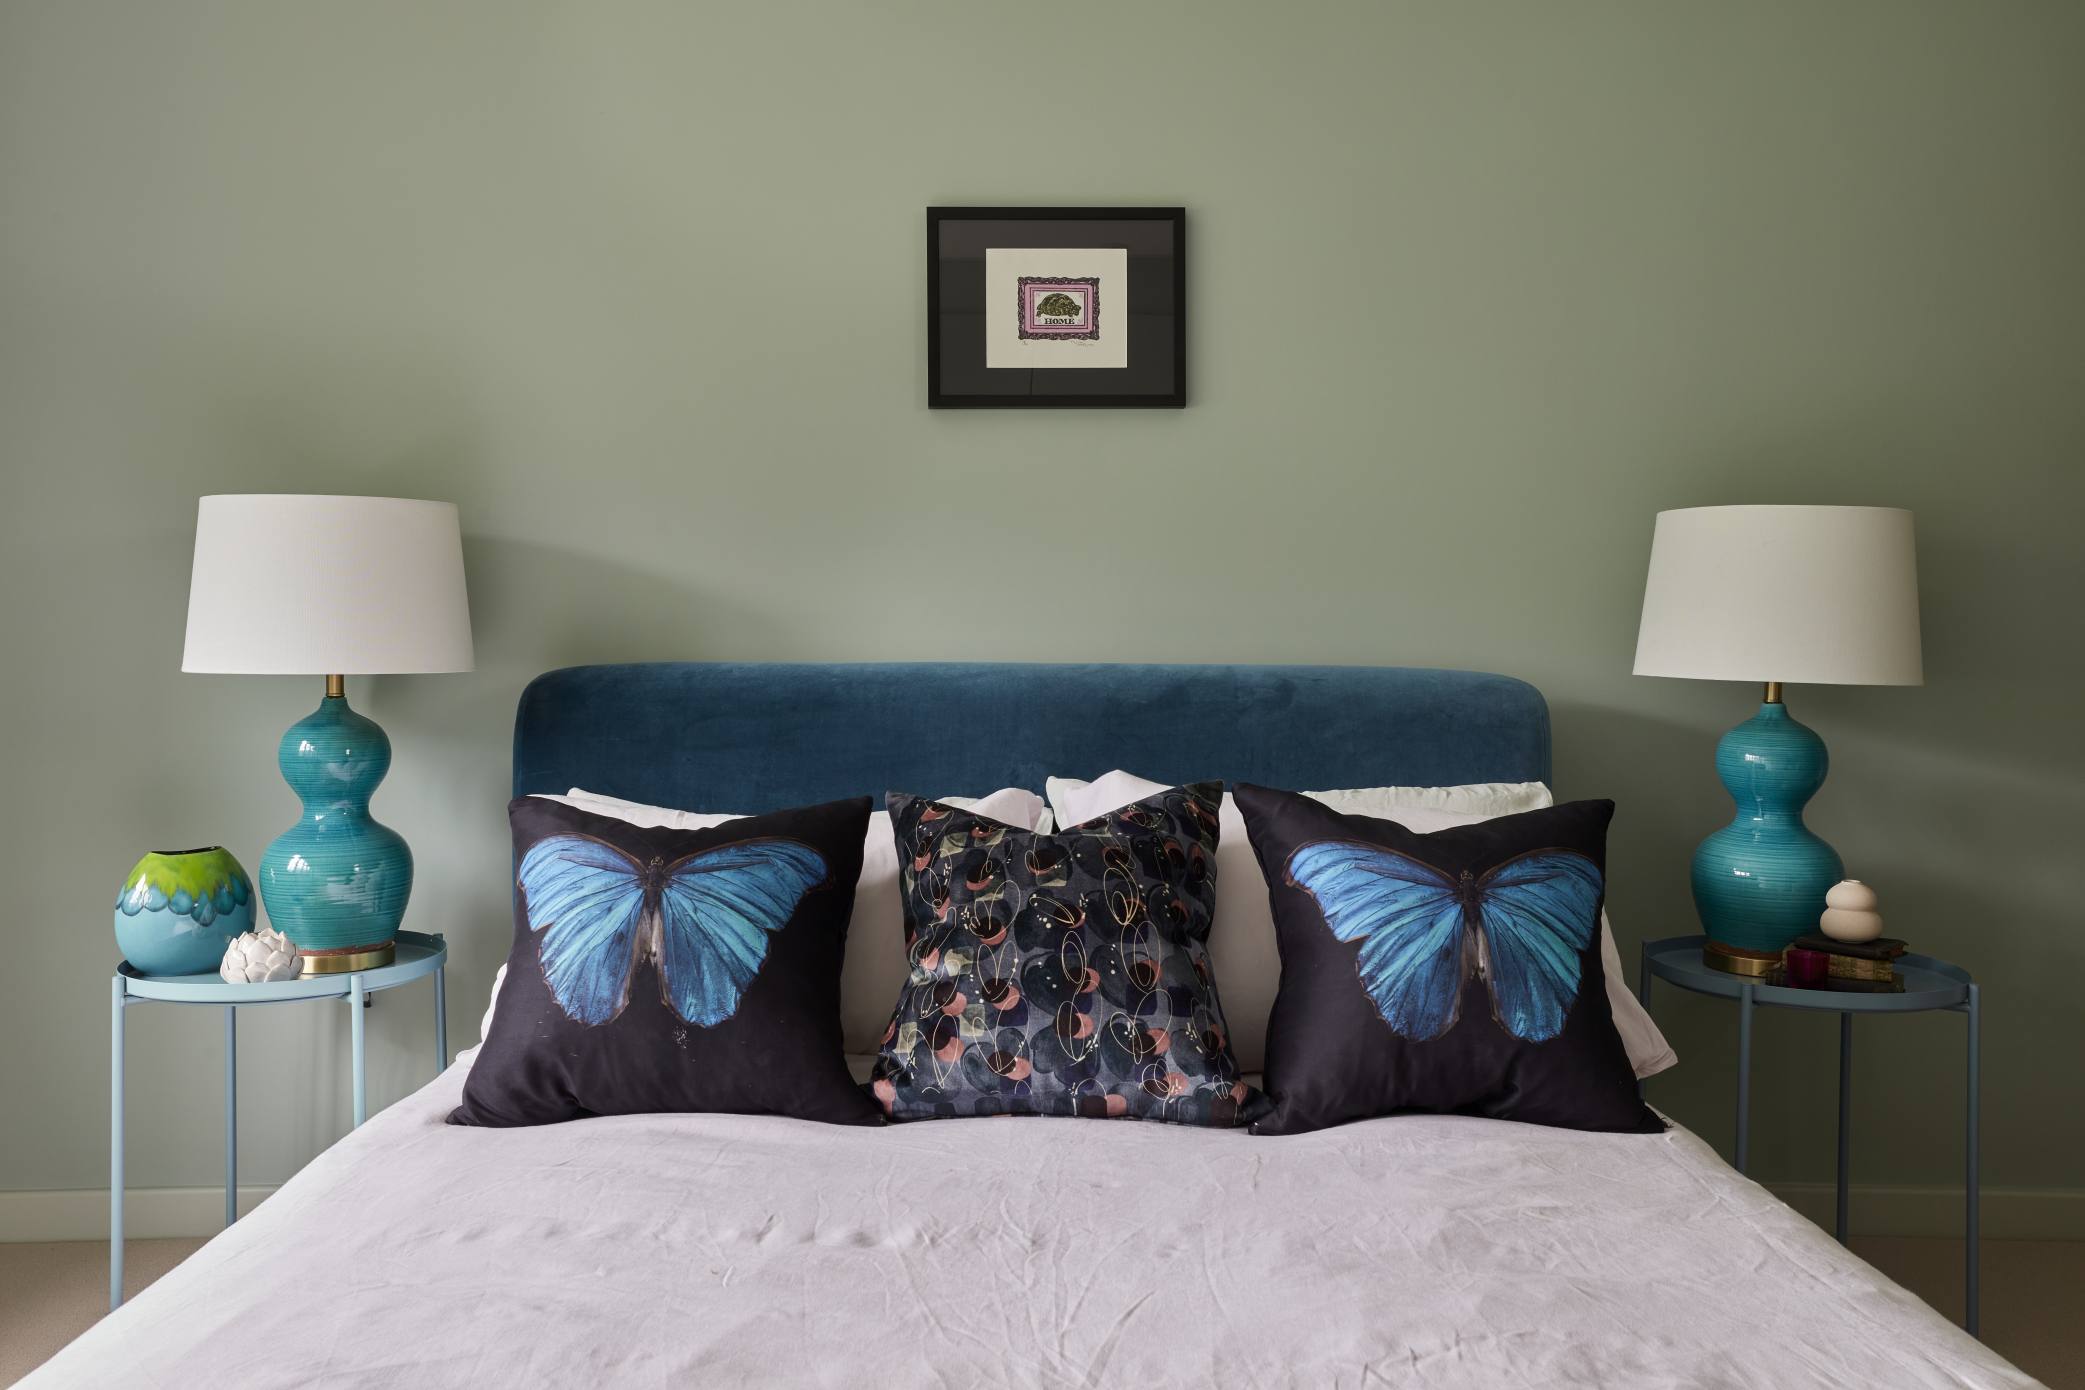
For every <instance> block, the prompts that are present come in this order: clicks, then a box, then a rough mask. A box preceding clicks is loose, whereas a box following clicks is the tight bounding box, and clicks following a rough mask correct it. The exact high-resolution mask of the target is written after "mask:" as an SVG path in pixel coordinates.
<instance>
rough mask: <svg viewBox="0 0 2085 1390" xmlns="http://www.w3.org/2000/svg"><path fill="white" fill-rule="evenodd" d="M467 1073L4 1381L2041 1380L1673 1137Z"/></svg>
mask: <svg viewBox="0 0 2085 1390" xmlns="http://www.w3.org/2000/svg"><path fill="white" fill-rule="evenodd" d="M462 1076H463V1067H462V1066H461V1065H459V1066H457V1067H454V1068H452V1069H451V1070H450V1071H449V1072H448V1074H447V1075H445V1076H443V1077H442V1078H440V1079H439V1080H437V1081H435V1082H434V1083H433V1084H431V1085H430V1086H428V1087H427V1088H426V1089H425V1090H423V1091H421V1092H420V1093H418V1094H417V1095H415V1096H412V1097H411V1098H409V1099H407V1100H405V1101H403V1102H401V1103H400V1104H398V1105H396V1106H394V1107H392V1108H391V1109H390V1110H388V1111H386V1112H385V1113H384V1114H382V1115H380V1116H378V1117H377V1118H376V1119H375V1120H373V1121H371V1122H370V1123H369V1124H368V1125H366V1126H364V1127H363V1128H362V1129H361V1130H360V1131H358V1132H356V1133H355V1134H353V1135H351V1136H349V1137H348V1138H347V1139H345V1140H343V1141H342V1142H341V1143H339V1144H337V1145H335V1146H334V1147H333V1148H332V1149H331V1150H329V1151H328V1152H327V1153H325V1154H324V1155H322V1156H321V1157H320V1158H318V1159H317V1160H316V1161H315V1162H313V1163H312V1164H311V1165H310V1166H309V1167H308V1168H307V1169H305V1171H304V1172H303V1173H301V1174H300V1175H298V1177H297V1178H295V1179H294V1180H293V1181H291V1182H290V1183H288V1184H287V1185H286V1186H284V1187H283V1188H282V1190H281V1191H280V1192H279V1193H277V1194H276V1195H275V1196H273V1197H271V1198H269V1199H268V1201H267V1202H266V1203H264V1204H263V1205H262V1206H261V1207H260V1209H259V1210H258V1211H256V1212H255V1213H254V1214H253V1215H251V1216H249V1217H247V1218H246V1219H244V1220H242V1221H241V1222H239V1224H238V1225H237V1226H235V1227H233V1228H232V1229H231V1230H229V1231H227V1232H226V1233H224V1234H223V1235H221V1236H219V1237H217V1238H216V1239H215V1240H212V1241H211V1242H210V1243H209V1244H208V1245H206V1246H204V1247H203V1249H202V1250H201V1251H199V1252H198V1253H197V1254H196V1255H195V1256H194V1257H192V1258H191V1259H189V1260H188V1262H187V1263H185V1264H183V1265H182V1266H181V1267H180V1268H178V1269H176V1270H174V1271H173V1272H172V1273H171V1274H169V1275H167V1276H166V1277H165V1278H163V1279H162V1280H160V1281H159V1282H158V1283H157V1284H155V1285H153V1286H152V1287H151V1288H150V1289H148V1290H146V1291H145V1292H144V1293H143V1294H141V1295H140V1296H138V1297H137V1298H135V1299H133V1300H132V1301H131V1302H130V1303H129V1304H127V1305H126V1306H125V1307H123V1308H122V1309H121V1310H120V1311H118V1312H117V1313H115V1314H114V1315H112V1316H110V1317H109V1318H107V1319H106V1320H104V1321H103V1322H102V1323H101V1324H100V1325H99V1326H97V1327H96V1328H95V1329H94V1330H93V1331H91V1332H89V1333H87V1334H86V1335H85V1336H84V1337H82V1338H80V1340H79V1341H77V1342H75V1343H74V1344H73V1345H72V1346H70V1347H68V1348H66V1350H65V1351H63V1352H62V1353H60V1354H59V1355H58V1356H57V1358H56V1359H54V1360H53V1361H51V1362H50V1363H49V1364H47V1365H46V1366H45V1367H44V1368H43V1369H42V1370H41V1371H39V1372H38V1373H36V1374H34V1375H32V1376H31V1377H30V1378H29V1379H28V1380H27V1381H26V1382H24V1384H25V1385H28V1386H31V1387H34V1388H35V1390H56V1387H60V1386H93V1387H106V1386H112V1385H124V1386H179V1387H208V1390H232V1388H233V1387H242V1386H358V1387H359V1386H413V1387H429V1386H452V1385H453V1386H465V1385H482V1386H497V1387H501V1388H502V1390H519V1388H520V1387H532V1386H595V1385H616V1386H623V1385H637V1386H700V1387H716V1386H731V1385H755V1384H757V1385H767V1384H782V1385H821V1386H848V1387H862V1388H864V1390H893V1388H894V1387H905V1386H949V1387H973V1386H979V1387H982V1386H1022V1387H1027V1386H1038V1387H1039V1386H1140V1387H1157V1386H1308V1387H1314V1388H1315V1387H1331V1386H1363V1385H1425V1386H1430V1387H1457V1386H1471V1387H1485V1390H1492V1388H1493V1387H1502V1386H1542V1387H1560V1386H1605V1387H1613V1386H1652V1385H1656V1386H1690V1387H1693V1386H1759V1387H1773V1390H1789V1387H1795V1386H1848V1385H1874V1386H1889V1387H1893V1388H1894V1390H1909V1387H1914V1386H2022V1385H2031V1384H2033V1382H2032V1381H2030V1380H2029V1379H2028V1378H2027V1377H2026V1376H2024V1375H2022V1374H2021V1373H2020V1372H2018V1371H2017V1370H2015V1369H2013V1368H2012V1367H2011V1366H2009V1365H2008V1364H2007V1363H2006V1362H2005V1361H2003V1360H2002V1359H2000V1358H1999V1357H1998V1356H1996V1355H1994V1354H1992V1353H1991V1352H1989V1351H1986V1350H1985V1349H1984V1348H1983V1347H1981V1346H1980V1345H1978V1344H1977V1343H1976V1342H1975V1341H1973V1340H1972V1339H1971V1338H1969V1337H1968V1336H1967V1335H1965V1334H1964V1333H1962V1332H1961V1331H1959V1330H1958V1329H1957V1328H1955V1327H1954V1326H1953V1325H1952V1324H1951V1323H1949V1322H1948V1321H1946V1320H1945V1319H1943V1318H1942V1317H1941V1316H1940V1315H1939V1314H1938V1313H1936V1312H1934V1311H1933V1310H1932V1309H1930V1308H1928V1307H1927V1306H1926V1305H1925V1304H1923V1303H1921V1302H1919V1301H1918V1300H1917V1299H1916V1298H1914V1297H1912V1296H1911V1295H1910V1294H1908V1293H1906V1292H1905V1291H1903V1290H1902V1289H1900V1288H1898V1287H1897V1286H1896V1285H1894V1284H1892V1283H1890V1282H1889V1281H1888V1280H1887V1279H1885V1278H1883V1277H1882V1276H1881V1275H1880V1274H1878V1273H1876V1271H1875V1270H1874V1269H1872V1268H1870V1267H1869V1266H1868V1265H1866V1264H1864V1263H1863V1262H1861V1261H1860V1260H1858V1259H1856V1258H1854V1257H1853V1256H1852V1255H1850V1254H1848V1253H1847V1252H1845V1251H1844V1250H1842V1249H1840V1248H1839V1246H1837V1245H1836V1244H1834V1243H1833V1242H1832V1240H1831V1239H1830V1238H1829V1237H1828V1236H1827V1235H1825V1233H1824V1232H1822V1231H1820V1230H1818V1229H1817V1228H1816V1227H1815V1226H1812V1225H1811V1224H1810V1223H1808V1222H1807V1221H1805V1220H1803V1219H1802V1218H1801V1217H1799V1216H1797V1215H1796V1214H1795V1213H1794V1212H1793V1211H1791V1210H1790V1209H1789V1208H1787V1207H1785V1206H1783V1205H1782V1204H1781V1203H1779V1202H1778V1201H1776V1200H1775V1199H1774V1198H1773V1197H1771V1196H1769V1195H1768V1194H1767V1193H1766V1192H1765V1191H1764V1190H1763V1189H1762V1188H1760V1187H1758V1186H1756V1185H1754V1184H1753V1183H1751V1182H1748V1181H1746V1180H1745V1179H1743V1178H1741V1177H1739V1176H1738V1175H1737V1174H1736V1173H1735V1172H1733V1171H1732V1170H1731V1169H1730V1168H1729V1167H1727V1166H1725V1165H1724V1164H1723V1163H1722V1162H1721V1161H1720V1160H1719V1159H1717V1158H1716V1157H1715V1156H1714V1154H1713V1153H1711V1152H1710V1151H1709V1149H1708V1148H1707V1147H1706V1146H1705V1145H1703V1144H1702V1143H1701V1142H1700V1141H1699V1140H1698V1139H1696V1138H1694V1137H1693V1136H1692V1135H1690V1134H1686V1133H1684V1132H1675V1133H1672V1134H1669V1135H1665V1136H1662V1137H1645V1136H1605V1135H1592V1134H1574V1133H1568V1132H1564V1131H1560V1130H1545V1129H1538V1128H1533V1127H1529V1126H1523V1125H1513V1124H1502V1123H1497V1122H1492V1121H1484V1120H1465V1119H1422V1118H1405V1119H1394V1120H1377V1121H1373V1122H1371V1123H1367V1124H1359V1125H1350V1126H1347V1127H1345V1128H1342V1129H1338V1130H1333V1131H1330V1132H1327V1133H1322V1134H1315V1135H1308V1136H1303V1137H1299V1138H1289V1139H1259V1138H1254V1137H1251V1136H1249V1135H1246V1134H1242V1133H1236V1132H1209V1131H1198V1130H1190V1129H1181V1128H1176V1127H1173V1126H1163V1125H1153V1124H1138V1123H1130V1122H1112V1123H1111V1122H1106V1121H1095V1120H1055V1119H1004V1120H961V1121H944V1122H936V1123H927V1124H916V1125H909V1126H903V1127H895V1128H890V1129H874V1130H861V1129H856V1130H848V1129H836V1128H830V1127H826V1126H821V1125H814V1124H805V1123H799V1122H796V1121H791V1120H775V1119H750V1118H733V1117H729V1116H674V1117H668V1116H656V1117H642V1118H630V1119H605V1120H586V1121H581V1122H579V1123H576V1124H566V1125H556V1126H551V1127H548V1128H543V1129H534V1130H483V1129H460V1128H452V1127H449V1126H446V1125H444V1124H443V1123H442V1117H443V1116H444V1115H445V1114H446V1113H447V1112H448V1110H449V1108H450V1106H451V1105H452V1104H453V1103H454V1101H455V1098H456V1095H457V1092H458V1089H459V1087H460V1085H461V1081H462Z"/></svg>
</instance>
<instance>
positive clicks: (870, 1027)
mask: <svg viewBox="0 0 2085 1390" xmlns="http://www.w3.org/2000/svg"><path fill="white" fill-rule="evenodd" d="M538 795H539V796H540V797H541V799H542V800H544V801H557V802H562V803H563V804H565V805H567V806H576V807H578V808H579V809H580V810H582V811H592V812H593V813H594V814H596V815H602V816H613V817H615V818H616V819H617V820H621V821H628V822H629V823H630V824H632V825H652V826H666V827H669V828H671V829H674V830H707V829H709V828H710V827H711V826H715V825H722V824H724V823H725V822H726V821H734V820H743V819H744V817H743V816H735V815H721V814H718V813H715V812H710V811H676V810H674V809H673V808H672V807H670V806H646V805H643V804H642V803H640V802H635V801H619V800H617V799H616V798H614V797H612V796H601V795H599V794H598V793H595V792H590V791H583V790H581V789H580V788H578V787H574V788H572V790H570V791H568V792H566V793H565V794H564V795H563V796H552V795H546V794H542V793H538ZM936 800H939V801H941V802H943V803H944V804H946V805H949V806H959V807H962V808H963V809H964V810H968V811H975V812H977V813H978V814H979V815H982V816H988V817H990V818H991V819H993V820H996V821H1003V822H1005V823H1006V824H1008V825H1011V826H1015V827H1017V828H1019V829H1021V830H1040V829H1044V828H1046V827H1047V824H1048V821H1049V816H1050V811H1049V808H1048V807H1047V806H1045V805H1044V804H1043V799H1042V798H1041V797H1039V796H1037V795H1036V794H1035V793H1034V792H1031V791H1025V790H1023V789H1022V788H1020V787H1002V788H1001V789H1000V790H998V791H996V792H993V793H992V794H991V795H990V796H978V797H968V796H944V797H937V798H936ZM1132 800H1134V798H1132ZM911 968H912V967H911V963H910V962H909V961H908V960H907V959H906V957H905V914H904V905H903V902H902V900H901V899H900V898H899V896H898V846H897V840H896V837H895V835H894V834H893V832H892V830H891V824H890V812H888V811H876V812H874V813H872V814H871V815H870V816H869V833H868V834H867V836H866V837H864V838H863V840H862V873H861V878H860V879H859V880H858V881H857V882H856V883H855V886H854V916H853V918H852V920H851V921H850V922H849V924H848V927H847V955H846V963H845V964H844V965H843V966H842V967H841V970H840V1029H841V1032H842V1034H843V1035H844V1037H845V1040H846V1047H847V1051H849V1052H874V1051H876V1049H877V1048H878V1047H879V1046H881V1045H882V1042H883V1034H884V1032H885V1030H887V1029H888V1028H889V1027H890V1015H891V1010H892V1009H893V1008H894V1007H896V1005H897V1002H898V991H899V989H900V988H901V987H902V986H903V985H904V983H905V976H906V974H907V972H908V971H910V969H911ZM500 971H501V973H500V975H498V976H495V977H494V978H493V982H492V989H493V995H494V997H495V999H496V998H497V997H498V994H499V987H500V981H501V980H502V979H503V978H504V977H505V973H506V967H505V966H501V967H500ZM491 1023H492V1008H491V1006H490V1005H488V1006H487V1007H486V1010H485V1026H488V1027H489V1026H490V1025H491ZM478 1036H480V1037H484V1036H485V1033H484V1032H483V1031H481V1032H480V1033H479V1035H478Z"/></svg>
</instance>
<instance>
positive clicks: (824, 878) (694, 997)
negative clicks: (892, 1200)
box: [449, 797, 881, 1125]
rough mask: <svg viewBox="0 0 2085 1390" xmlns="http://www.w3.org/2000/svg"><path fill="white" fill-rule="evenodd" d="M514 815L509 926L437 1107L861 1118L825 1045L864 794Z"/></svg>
mask: <svg viewBox="0 0 2085 1390" xmlns="http://www.w3.org/2000/svg"><path fill="white" fill-rule="evenodd" d="M507 815H508V820H509V822H510V823H511V824H512V826H513V830H514V863H515V866H516V867H515V894H514V946H513V949H512V951H511V952H510V954H509V955H508V957H507V971H506V983H505V984H504V985H503V986H502V988H501V991H500V1004H499V1009H498V1011H497V1012H496V1013H495V1014H494V1015H493V1017H492V1027H491V1030H490V1032H489V1033H488V1034H487V1035H486V1038H485V1045H484V1047H483V1048H482V1049H481V1050H480V1051H479V1054H478V1058H477V1060H476V1062H475V1063H473V1065H472V1067H471V1070H470V1075H469V1076H468V1077H467V1078H466V1079H465V1081H464V1087H463V1103H462V1104H461V1105H459V1106H458V1107H457V1108H456V1110H455V1112H454V1113H453V1114H451V1115H450V1117H449V1119H450V1121H451V1123H454V1124H472V1125H537V1124H549V1123H552V1122H555V1121H559V1120H573V1119H579V1118H581V1117H583V1116H588V1115H628V1114H644V1113H653V1112H662V1111H665V1112H673V1111H728V1112H732V1113H738V1114H773V1115H792V1116H795V1117H797V1118H799V1119H807V1120H826V1121H831V1122H833V1123H836V1124H875V1123H878V1122H879V1121H880V1118H881V1117H880V1115H879V1113H878V1111H877V1107H876V1106H875V1104H874V1103H873V1102H872V1101H870V1100H868V1099H867V1098H865V1097H864V1096H863V1095H862V1093H861V1090H860V1088H859V1087H857V1086H856V1085H855V1084H854V1082H853V1079H852V1078H851V1077H850V1076H849V1075H848V1071H847V1064H846V1060H845V1057H844V1056H843V1054H842V1052H841V1047H840V962H841V958H842V952H843V951H844V949H845V947H846V940H847V919H848V913H849V911H850V909H851V908H852V906H853V901H854V885H855V879H856V878H857V877H858V876H859V874H860V872H861V857H862V835H863V832H864V830H865V828H866V827H867V825H868V820H869V800H868V798H867V797H858V798H856V799H854V800H852V801H835V802H830V803H828V804H826V805H823V806H810V807H805V808H803V809H801V810H794V811H778V812H775V813H773V814H771V815H763V816H749V817H746V818H744V819H740V820H733V821H730V822H727V823H726V824H723V825H719V826H716V827H713V828H711V829H706V830H677V829H672V828H668V827H645V826H636V825H631V824H629V823H627V822H626V821H622V820H619V819H616V818H614V817H610V816H602V815H596V814H593V813H591V812H588V811H584V810H581V809H579V808H577V807H573V806H565V805H560V804H558V803H556V802H552V801H546V800H543V799H541V798H537V797H520V798H517V799H516V800H515V801H514V802H513V803H512V804H511V805H509V807H508V808H507Z"/></svg>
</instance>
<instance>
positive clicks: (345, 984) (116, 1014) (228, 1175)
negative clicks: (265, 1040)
mask: <svg viewBox="0 0 2085 1390" xmlns="http://www.w3.org/2000/svg"><path fill="white" fill-rule="evenodd" d="M448 962H449V948H448V946H447V945H446V944H444V943H443V941H442V938H441V936H440V935H439V934H438V933H437V934H435V935H432V936H429V935H423V934H422V933H419V932H409V931H402V932H400V933H398V957H397V959H396V960H395V961H393V962H392V963H391V964H390V965H384V966H379V967H377V968H376V969H374V970H357V971H354V972H353V973H344V974H339V975H308V976H301V977H299V978H297V979H294V980H275V981H272V982H270V983H268V984H261V985H235V984H228V983H226V982H225V981H224V980H222V979H220V978H218V976H217V975H216V974H214V973H212V974H208V975H142V974H140V973H138V971H137V970H136V969H135V968H133V967H132V965H131V964H130V962H129V961H124V962H123V963H122V964H121V965H118V966H117V967H116V974H115V978H114V979H112V980H111V981H110V992H109V1307H110V1308H111V1309H114V1308H115V1307H117V1306H118V1305H119V1304H121V1303H122V1302H123V1011H124V1010H125V1009H127V1008H129V1007H130V1006H131V1005H133V1004H148V1003H149V1004H214V1005H217V1006H219V1007H221V1008H222V1009H223V1010H224V1224H225V1225H227V1226H229V1225H231V1224H232V1222H234V1221H236V1220H238V1218H239V1047H238V1017H239V1013H238V1011H239V1009H240V1008H242V1007H252V1006H254V1005H258V1004H296V1003H302V1002H304V1001H306V1000H311V999H345V1000H347V1001H348V1019H349V1032H350V1034H351V1035H352V1037H353V1040H354V1054H355V1124H356V1125H357V1126H358V1127H359V1126H360V1125H361V1123H362V1122H363V1121H364V1120H366V1119H368V1118H369V1092H368V1087H367V1063H366V1060H365V1055H364V1051H363V1024H362V1009H363V1006H364V1005H365V1004H367V1003H368V1001H369V996H370V995H372V994H377V993H380V992H381V991H383V990H387V989H396V988H398V986H400V985H403V984H410V983H411V982H412V981H414V980H418V979H421V978H422V977H424V976H427V975H432V976H434V1050H435V1073H436V1074H437V1075H439V1074H440V1073H442V1072H443V1071H446V1070H447V1069H448V1066H449V1022H448V1008H447V1002H448V1001H447V981H446V978H445V975H444V970H445V967H446V966H447V965H448Z"/></svg>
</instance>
